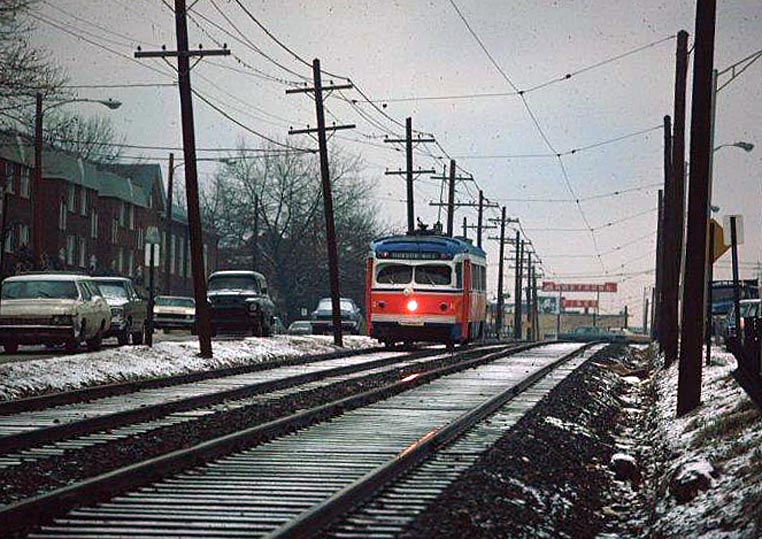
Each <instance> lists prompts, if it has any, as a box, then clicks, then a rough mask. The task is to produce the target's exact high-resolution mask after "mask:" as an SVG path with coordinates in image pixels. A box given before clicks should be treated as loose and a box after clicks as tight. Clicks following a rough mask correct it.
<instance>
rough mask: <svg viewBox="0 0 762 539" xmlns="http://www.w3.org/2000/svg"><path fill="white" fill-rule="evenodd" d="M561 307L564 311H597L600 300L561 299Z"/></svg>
mask: <svg viewBox="0 0 762 539" xmlns="http://www.w3.org/2000/svg"><path fill="white" fill-rule="evenodd" d="M561 306H562V307H563V308H564V309H597V308H598V300H595V299H566V298H561Z"/></svg>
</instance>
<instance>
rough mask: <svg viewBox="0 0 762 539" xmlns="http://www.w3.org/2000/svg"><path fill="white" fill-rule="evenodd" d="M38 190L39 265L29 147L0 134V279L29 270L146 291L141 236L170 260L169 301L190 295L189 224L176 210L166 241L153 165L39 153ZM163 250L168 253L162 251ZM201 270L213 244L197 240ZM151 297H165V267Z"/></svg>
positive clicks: (210, 238)
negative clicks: (104, 278) (151, 231)
mask: <svg viewBox="0 0 762 539" xmlns="http://www.w3.org/2000/svg"><path fill="white" fill-rule="evenodd" d="M42 164H43V173H42V176H43V180H42V187H41V189H40V193H41V198H42V204H41V206H42V208H43V209H42V211H43V228H42V238H43V240H42V261H40V262H39V263H38V264H35V261H34V260H33V255H32V250H31V249H30V245H31V241H32V240H33V235H32V224H33V220H32V205H31V196H32V193H33V189H32V185H31V182H32V178H33V167H34V147H33V143H32V141H31V140H29V139H28V138H25V137H23V136H21V135H19V134H18V133H12V132H0V193H2V192H3V190H4V191H5V195H4V196H3V197H0V199H1V200H2V201H4V202H3V203H2V206H3V207H2V223H3V224H4V227H3V228H2V230H0V234H2V237H0V242H2V255H3V256H2V265H1V266H0V274H1V275H2V277H6V276H8V275H13V274H16V273H19V272H22V271H27V270H30V269H36V268H40V267H42V268H47V269H55V270H66V271H83V272H88V273H91V274H94V275H123V276H129V277H133V278H134V279H135V281H136V282H137V283H138V284H144V285H147V281H148V279H147V277H146V276H147V273H146V271H147V268H145V266H144V252H145V234H146V229H147V228H148V227H150V226H156V227H158V229H159V230H160V231H161V232H162V243H163V246H162V254H164V253H167V252H168V254H169V257H170V268H169V278H170V279H169V284H170V287H169V288H170V292H171V293H172V294H183V295H188V294H191V292H192V289H193V283H192V276H191V270H190V249H189V233H188V222H187V219H186V217H185V214H184V212H183V211H182V210H180V209H179V208H177V207H175V208H174V211H173V212H172V213H173V216H174V217H173V222H172V235H171V237H170V238H169V240H167V237H166V233H165V230H166V224H165V220H164V217H165V215H166V190H165V187H164V181H163V177H162V171H161V167H160V165H158V164H152V163H144V164H110V165H98V164H94V163H90V162H87V161H84V160H82V159H81V158H78V157H76V156H74V155H72V154H69V153H66V152H62V151H59V150H55V149H52V148H45V149H44V150H43V156H42ZM167 245H168V246H169V251H167V249H166V246H167ZM204 253H205V266H206V268H207V272H208V271H209V270H211V269H213V268H215V263H216V260H217V239H216V237H215V236H214V235H213V234H210V233H208V232H205V233H204ZM155 282H156V287H157V290H159V291H160V292H165V289H166V282H167V280H166V275H165V265H164V262H163V261H162V264H161V267H160V268H158V269H157V273H156V276H155Z"/></svg>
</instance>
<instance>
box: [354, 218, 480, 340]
mask: <svg viewBox="0 0 762 539" xmlns="http://www.w3.org/2000/svg"><path fill="white" fill-rule="evenodd" d="M486 291H487V258H486V254H485V252H484V251H483V250H482V249H481V248H479V247H476V246H475V245H473V244H472V243H471V242H470V241H468V240H465V239H462V238H451V237H448V236H441V235H434V234H430V233H425V232H421V231H419V232H417V233H416V234H411V235H407V236H389V237H384V238H380V239H377V240H375V241H373V242H372V243H371V251H370V255H369V257H368V261H367V272H366V283H365V303H366V310H365V316H366V325H367V328H368V334H369V335H370V336H372V337H374V338H375V339H377V340H379V341H380V342H382V343H384V344H385V345H386V346H388V347H392V346H394V345H395V344H397V343H400V342H401V343H405V344H410V343H412V342H439V343H445V344H447V345H448V346H453V345H455V344H463V343H467V342H469V341H472V340H477V339H481V338H482V337H483V336H484V332H485V326H486V315H487V292H486Z"/></svg>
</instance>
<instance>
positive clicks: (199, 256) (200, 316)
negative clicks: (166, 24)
mask: <svg viewBox="0 0 762 539" xmlns="http://www.w3.org/2000/svg"><path fill="white" fill-rule="evenodd" d="M175 32H176V34H177V50H176V51H168V50H161V51H151V52H143V51H141V50H140V49H138V52H136V53H135V58H168V57H177V82H178V87H179V89H180V114H181V117H182V126H183V161H184V166H185V194H186V198H187V205H188V231H189V235H190V250H191V271H192V273H193V296H194V298H195V300H196V325H197V329H198V341H199V348H200V350H201V357H212V327H211V321H210V319H209V306H208V304H207V296H206V268H205V267H204V232H203V230H202V227H201V211H200V210H199V194H198V170H197V168H196V133H195V127H194V123H193V90H192V89H191V78H190V71H191V68H190V58H191V57H197V58H199V59H200V58H203V57H205V56H227V55H229V54H230V50H229V49H227V48H224V49H201V48H199V49H197V50H193V51H191V50H189V48H188V21H187V8H186V5H185V0H175ZM164 256H167V253H164Z"/></svg>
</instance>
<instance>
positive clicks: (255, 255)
mask: <svg viewBox="0 0 762 539" xmlns="http://www.w3.org/2000/svg"><path fill="white" fill-rule="evenodd" d="M251 239H252V246H251V269H252V270H254V271H257V267H258V265H259V195H254V232H253V235H252V238H251Z"/></svg>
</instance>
